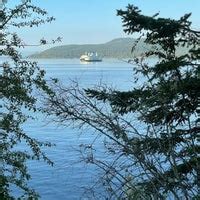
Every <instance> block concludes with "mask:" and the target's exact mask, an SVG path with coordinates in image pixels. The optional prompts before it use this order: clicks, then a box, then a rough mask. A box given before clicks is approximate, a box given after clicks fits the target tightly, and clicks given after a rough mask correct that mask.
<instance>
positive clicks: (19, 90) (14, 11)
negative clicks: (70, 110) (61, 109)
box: [0, 0, 54, 200]
mask: <svg viewBox="0 0 200 200" xmlns="http://www.w3.org/2000/svg"><path fill="white" fill-rule="evenodd" d="M0 20H1V21H0V23H1V24H0V30H1V32H0V46H1V50H0V55H1V56H5V57H4V58H5V59H4V60H3V63H1V65H0V98H1V100H0V134H1V136H0V137H1V145H0V152H1V168H0V170H1V173H0V185H1V187H0V196H1V199H6V200H7V199H15V197H13V195H12V191H11V190H10V188H11V186H12V187H13V186H14V187H15V188H18V189H19V192H20V194H21V197H20V198H24V199H37V198H38V196H39V195H38V194H37V193H36V191H35V190H34V189H32V188H30V187H29V186H28V184H27V181H28V180H29V179H30V178H31V177H30V174H29V173H28V169H27V166H26V161H27V160H40V159H42V160H44V161H45V162H47V163H48V164H50V165H52V164H53V163H52V161H50V160H49V159H48V157H47V156H46V155H45V154H44V153H43V152H42V151H41V147H42V146H51V144H49V143H48V142H46V143H45V142H40V141H38V140H36V139H34V138H31V137H30V136H29V135H28V134H27V133H25V132H24V131H23V128H22V125H23V124H24V122H26V121H27V119H29V118H33V116H32V113H35V112H37V111H38V107H37V96H35V92H36V90H39V91H42V92H43V93H46V94H50V93H51V91H50V89H49V88H48V86H47V83H46V80H45V77H44V76H45V71H44V70H41V69H40V68H39V67H38V66H37V63H36V62H31V61H27V60H24V59H22V56H21V54H20V53H19V51H18V50H19V48H24V47H25V45H24V42H23V40H21V39H20V38H19V37H18V35H17V33H15V32H10V31H11V29H12V27H16V28H20V29H21V28H23V27H33V26H38V25H41V24H43V23H46V22H47V23H48V22H51V21H52V20H54V18H53V17H48V13H47V12H46V11H45V10H43V9H41V8H39V7H37V6H34V5H33V4H32V2H31V0H25V1H22V3H19V4H18V5H17V6H15V7H14V8H9V7H6V6H3V7H1V10H0ZM12 30H14V29H12ZM45 43H46V41H45V40H43V39H42V40H41V41H40V44H45ZM21 142H23V143H25V144H26V145H27V149H26V150H19V148H17V147H18V145H19V144H20V143H21Z"/></svg>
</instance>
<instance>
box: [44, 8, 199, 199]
mask: <svg viewBox="0 0 200 200" xmlns="http://www.w3.org/2000/svg"><path fill="white" fill-rule="evenodd" d="M117 13H118V15H119V16H121V18H122V22H123V27H124V31H125V32H126V33H128V34H133V33H136V32H137V33H140V34H141V37H140V38H145V42H146V43H147V44H149V45H153V46H154V45H155V48H153V47H152V49H151V50H147V51H146V52H145V53H144V54H143V55H141V57H138V58H135V59H133V60H130V61H129V62H130V63H133V64H134V65H133V67H134V71H135V73H136V74H135V77H136V78H138V77H139V81H140V84H137V81H136V83H135V85H134V88H133V89H132V90H130V91H116V90H112V89H109V88H104V87H100V88H94V89H91V88H90V89H86V90H80V89H79V88H77V87H73V88H65V87H64V86H62V85H60V84H57V85H54V89H55V90H56V94H55V96H51V98H48V101H47V111H48V112H49V114H50V115H52V114H54V115H55V116H56V117H55V120H57V121H58V122H61V123H62V124H63V123H64V122H68V121H70V122H71V121H75V122H76V121H78V122H79V123H78V126H81V127H82V126H83V125H90V126H91V127H93V128H94V129H95V130H97V131H99V132H100V133H101V134H103V135H106V136H107V137H108V138H109V139H110V140H111V141H112V142H113V144H114V145H110V146H107V150H108V151H109V152H112V153H113V154H115V155H116V154H117V156H118V157H120V155H121V157H123V163H125V162H124V157H125V159H126V160H127V163H128V164H127V165H126V166H124V167H123V169H122V170H121V168H120V167H121V166H116V167H115V168H114V164H112V165H109V166H108V165H107V163H105V162H104V163H103V162H100V161H98V160H95V158H94V157H91V156H90V157H88V158H87V159H86V161H87V162H90V163H93V164H96V165H98V166H100V167H101V168H104V169H105V171H106V174H109V172H110V173H112V175H111V176H106V178H107V179H109V181H110V183H111V184H113V185H115V184H116V182H115V181H116V179H115V181H113V176H114V177H117V180H120V182H121V186H122V187H121V189H120V190H119V188H118V190H117V191H116V192H115V197H116V196H118V197H121V198H126V199H136V198H138V199H166V198H168V199H192V198H193V199H198V198H199V196H198V194H199V192H200V191H199V187H200V146H199V142H200V125H199V120H200V118H199V117H200V116H199V112H200V63H199V59H200V32H199V31H196V30H193V29H192V28H191V22H190V21H189V17H190V16H191V14H185V15H184V16H183V17H181V18H180V19H179V20H174V19H170V18H159V14H155V15H154V16H151V17H149V16H145V15H143V14H142V13H141V11H140V10H139V9H138V8H137V7H134V6H132V5H128V7H127V9H126V10H118V11H117ZM140 38H139V39H138V41H139V40H140ZM135 46H137V44H136V45H135ZM180 46H182V47H184V48H186V49H187V52H186V53H184V54H182V55H178V54H177V52H176V51H177V48H178V47H180ZM133 51H134V48H133ZM151 58H153V61H152V60H151ZM140 78H142V80H140ZM141 82H142V84H141ZM133 117H135V118H137V122H139V123H140V124H142V125H143V130H137V129H136V128H135V123H136V122H135V121H133V120H132V119H133ZM116 147H117V150H118V151H116ZM116 152H117V153H116ZM91 158H92V159H91ZM115 162H116V161H115ZM102 163H103V164H102ZM113 163H114V161H113ZM111 169H112V170H111ZM111 171H112V172H111ZM113 174H114V175H113ZM109 189H110V188H109ZM110 191H111V190H110Z"/></svg>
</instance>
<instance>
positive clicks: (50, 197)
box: [21, 59, 133, 200]
mask: <svg viewBox="0 0 200 200" xmlns="http://www.w3.org/2000/svg"><path fill="white" fill-rule="evenodd" d="M38 62H39V65H40V66H41V68H43V69H45V70H46V72H47V74H46V76H47V78H49V77H54V78H58V79H59V80H61V81H62V82H63V83H65V84H66V85H67V84H69V83H70V80H77V81H78V82H79V84H80V85H81V87H85V88H87V87H92V86H93V85H95V84H98V83H100V82H101V83H105V84H108V85H112V86H113V87H115V88H118V89H122V90H123V89H126V90H127V89H128V88H131V87H132V86H133V83H132V81H133V80H132V76H133V72H132V66H131V65H130V64H127V63H125V62H122V61H118V60H104V61H103V62H98V63H89V64H81V63H80V62H79V60H77V59H72V60H64V59H63V60H39V61H38ZM41 119H42V120H41ZM24 129H25V130H26V132H27V133H28V134H29V135H31V136H32V137H35V138H37V139H39V140H41V141H49V142H52V143H54V144H55V145H56V146H55V147H51V148H48V149H44V150H45V151H46V153H47V156H48V157H49V158H50V159H51V160H52V161H53V162H54V163H55V165H54V167H50V166H48V165H47V164H45V163H43V162H38V161H30V162H29V163H28V166H29V171H30V174H31V176H32V180H31V181H30V185H31V186H33V188H34V189H35V190H36V191H37V192H38V193H39V194H40V196H41V199H42V200H55V199H59V200H66V199H69V200H75V199H81V197H84V195H83V194H84V191H85V190H84V188H85V187H86V188H87V187H90V186H92V185H93V184H94V183H95V182H96V180H97V178H98V169H97V168H95V166H90V165H86V164H84V163H83V162H80V153H79V152H78V151H77V149H79V145H80V144H81V143H84V144H90V143H91V142H92V140H94V138H95V136H96V134H95V133H93V132H91V131H84V130H83V131H82V132H83V133H82V134H80V131H79V130H77V129H72V128H66V127H58V126H57V125H56V124H53V123H47V121H46V120H45V119H44V118H43V117H42V116H38V120H37V121H31V122H29V123H27V124H25V127H24ZM101 141H102V139H100V140H99V141H97V143H96V145H97V146H96V147H97V149H98V151H97V156H99V157H103V156H104V155H103V144H102V142H101ZM21 148H23V146H22V147H21ZM99 190H101V188H99ZM85 199H87V198H85Z"/></svg>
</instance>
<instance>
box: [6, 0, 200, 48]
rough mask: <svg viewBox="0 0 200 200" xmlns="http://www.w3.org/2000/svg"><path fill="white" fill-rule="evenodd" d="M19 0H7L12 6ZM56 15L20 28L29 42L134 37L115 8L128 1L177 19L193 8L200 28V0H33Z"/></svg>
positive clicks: (84, 41) (87, 41)
mask: <svg viewBox="0 0 200 200" xmlns="http://www.w3.org/2000/svg"><path fill="white" fill-rule="evenodd" d="M17 2H19V0H8V5H11V6H13V5H14V4H16V3H17ZM32 2H33V3H35V4H36V5H38V6H40V7H41V8H44V9H46V10H47V11H48V12H49V15H52V16H54V17H55V18H56V21H54V22H52V23H51V24H46V25H42V26H40V27H37V28H32V29H28V28H25V29H20V30H17V32H18V33H19V35H20V36H21V37H22V38H23V39H24V41H25V42H26V43H29V44H34V43H37V41H39V40H40V39H41V38H45V39H48V40H50V39H55V38H56V37H58V36H60V37H62V38H63V39H62V43H61V44H99V43H105V42H108V41H110V40H112V39H115V38H120V37H134V36H128V35H126V34H125V33H124V32H123V28H122V23H121V19H120V17H119V16H116V9H125V8H126V6H127V5H128V4H133V5H135V6H138V7H139V8H140V9H141V10H142V12H143V14H145V15H151V16H152V15H153V14H155V13H157V12H159V13H160V17H170V18H175V19H178V18H179V17H180V16H182V15H184V14H185V13H189V12H192V17H191V21H192V22H193V27H194V28H195V29H200V14H199V11H200V0H32Z"/></svg>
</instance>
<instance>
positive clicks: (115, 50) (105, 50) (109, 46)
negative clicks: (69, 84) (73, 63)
mask: <svg viewBox="0 0 200 200" xmlns="http://www.w3.org/2000/svg"><path fill="white" fill-rule="evenodd" d="M135 42H136V39H133V38H118V39H114V40H112V41H110V42H107V43H104V44H83V45H75V44H73V45H62V46H57V47H53V48H50V49H47V50H45V51H43V52H41V53H37V54H33V55H31V56H29V57H30V58H79V57H80V56H81V55H82V54H84V53H85V52H98V55H99V56H101V57H103V58H131V57H133V56H139V55H141V54H142V53H144V52H145V51H147V50H148V49H151V48H152V46H150V45H147V44H145V43H144V40H141V41H140V42H139V43H138V44H137V48H136V51H134V53H131V49H132V47H133V45H134V44H135ZM185 50H186V49H183V48H180V49H178V54H182V53H184V52H185Z"/></svg>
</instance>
